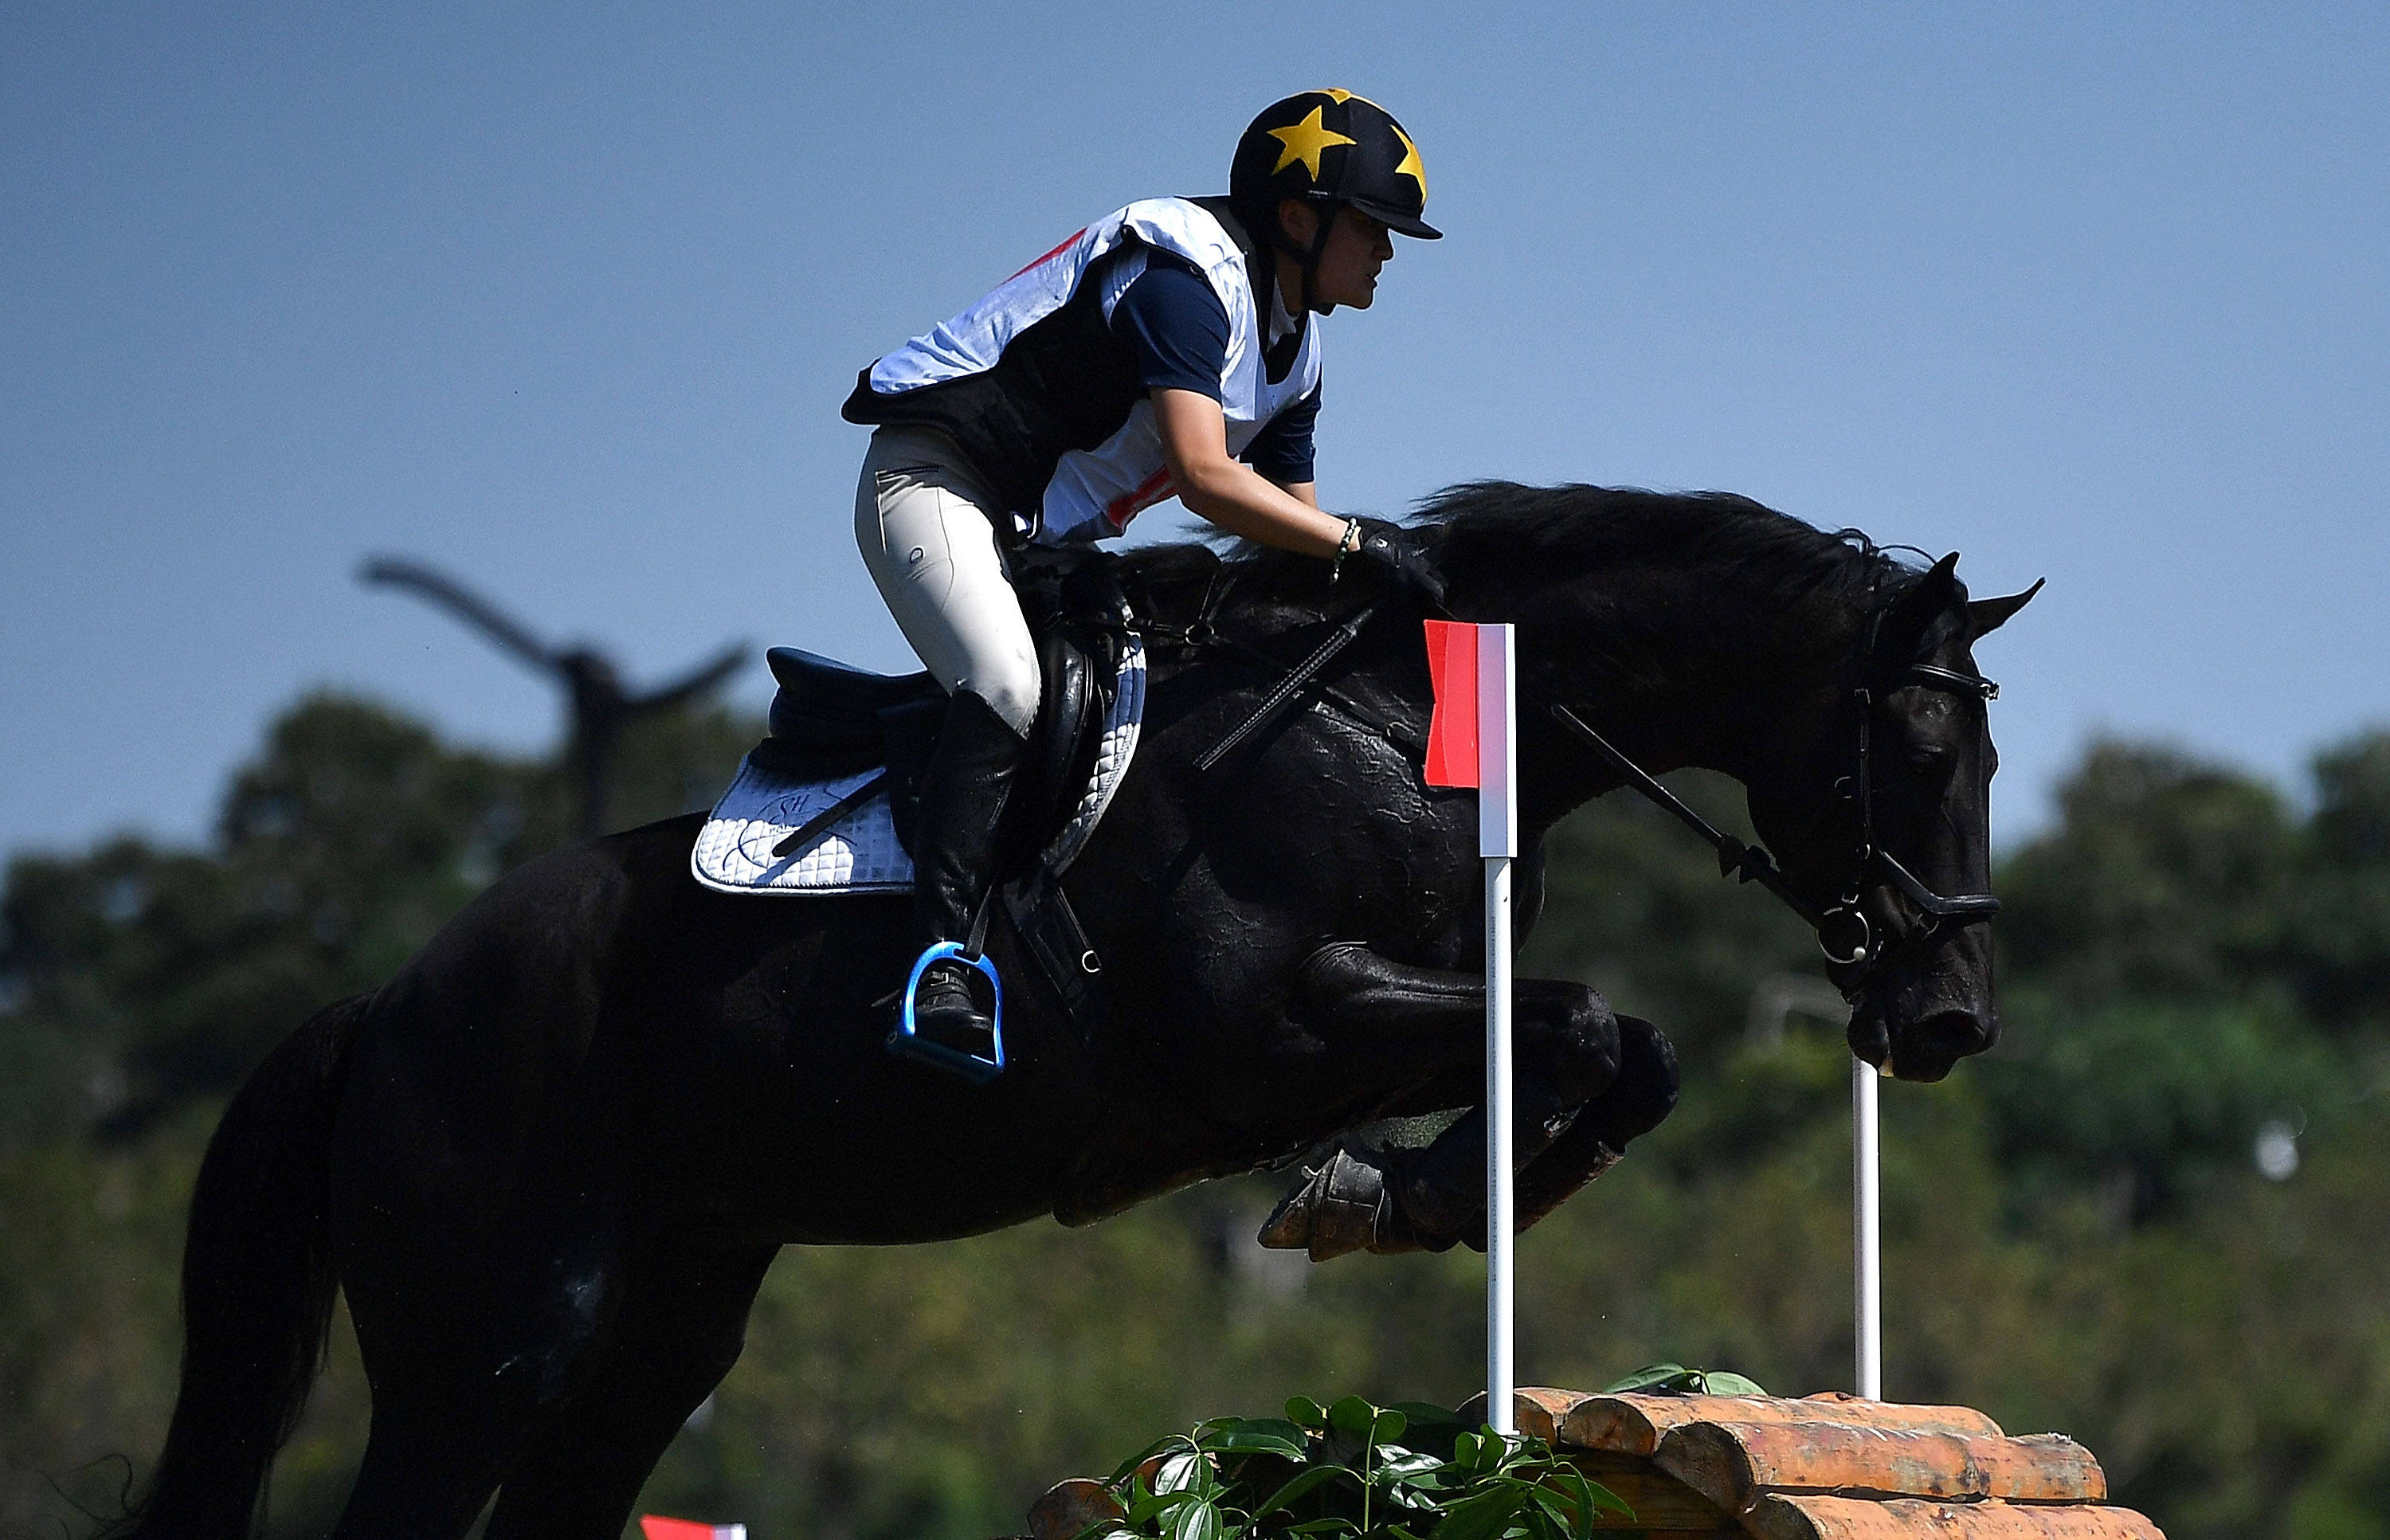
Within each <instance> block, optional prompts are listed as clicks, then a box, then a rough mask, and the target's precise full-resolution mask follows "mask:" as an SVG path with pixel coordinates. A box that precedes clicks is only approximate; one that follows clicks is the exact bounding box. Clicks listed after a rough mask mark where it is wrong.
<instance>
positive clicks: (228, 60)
mask: <svg viewBox="0 0 2390 1540" xmlns="http://www.w3.org/2000/svg"><path fill="white" fill-rule="evenodd" d="M1257 29H1264V30H1257ZM1319 84H1340V85H1344V86H1348V87H1350V88H1353V89H1356V90H1359V91H1363V92H1365V93H1366V94H1368V95H1369V96H1373V97H1375V98H1377V99H1379V100H1381V101H1382V102H1384V103H1386V104H1387V105H1388V106H1389V107H1390V108H1392V109H1394V111H1395V112H1396V113H1397V114H1399V115H1400V116H1401V117H1402V119H1403V120H1404V122H1405V123H1406V124H1407V126H1408V127H1409V128H1410V130H1411V132H1412V134H1413V135H1414V137H1415V138H1416V139H1417V140H1418V142H1419V145H1420V150H1421V152H1422V154H1423V156H1424V158H1425V161H1426V165H1427V168H1428V176H1429V185H1430V190H1431V199H1430V204H1429V209H1430V215H1431V217H1432V218H1433V219H1434V220H1435V221H1436V222H1437V223H1439V224H1440V225H1443V226H1444V227H1445V228H1446V230H1447V231H1449V232H1450V233H1451V234H1450V238H1448V239H1446V240H1445V241H1443V242H1441V243H1438V244H1436V245H1433V246H1424V245H1418V244H1406V245H1405V246H1404V247H1403V249H1402V250H1401V253H1400V255H1399V256H1398V258H1397V260H1396V262H1395V263H1394V266H1393V267H1392V268H1391V269H1390V270H1389V272H1388V274H1387V276H1386V281H1385V283H1384V285H1383V286H1382V288H1381V291H1380V298H1379V302H1378V305H1377V307H1376V308H1375V309H1374V310H1372V311H1371V312H1370V313H1369V314H1366V315H1356V314H1349V313H1347V314H1339V315H1337V316H1335V317H1334V318H1332V319H1331V320H1330V322H1329V323H1328V325H1329V327H1330V331H1329V337H1328V342H1329V359H1330V363H1329V374H1330V381H1329V386H1328V390H1327V401H1328V407H1327V411H1326V414H1325V416H1324V417H1323V422H1322V428H1321V444H1322V453H1323V459H1322V464H1321V469H1320V481H1321V490H1322V494H1323V498H1324V500H1325V501H1326V502H1328V503H1329V504H1330V506H1332V507H1344V508H1350V509H1355V510H1380V511H1391V510H1397V509H1400V508H1402V507H1405V506H1407V504H1409V503H1410V502H1411V501H1413V500H1414V499H1416V498H1418V497H1420V496H1421V495H1423V494H1427V493H1428V492H1430V491H1432V490H1433V489H1434V488H1436V487H1438V486H1440V485H1443V484H1445V483H1446V482H1449V481H1458V480H1463V479H1468V478H1473V477H1481V476H1490V475H1500V476H1510V477H1516V478H1522V479H1528V480H1583V481H1602V482H1610V483H1635V484H1642V485H1652V486H1662V487H1723V488H1729V489H1732V490H1735V491H1739V492H1743V493H1747V494H1751V495H1754V496H1756V497H1758V498H1760V499H1762V500H1763V501H1766V502H1768V503H1770V504H1772V505H1774V506H1776V507H1781V508H1784V509H1786V510H1787V511H1790V512H1792V513H1796V514H1799V515H1801V516H1803V517H1805V518H1808V519H1811V520H1815V521H1817V522H1818V523H1822V524H1826V525H1830V526H1838V525H1842V524H1857V525H1860V526H1862V527H1865V528H1867V529H1869V530H1870V531H1871V532H1872V533H1875V534H1876V535H1877V536H1878V537H1879V538H1881V539H1883V540H1886V541H1906V542H1911V543H1914V544H1916V545H1923V546H1927V547H1929V548H1932V549H1934V550H1936V551H1939V550H1943V549H1948V548H1952V547H1956V548H1959V549H1960V550H1963V551H1964V552H1965V553H1966V560H1965V563H1964V565H1963V566H1962V569H1961V571H1962V572H1963V573H1964V574H1965V575H1967V576H1968V577H1969V578H1970V580H1971V581H1972V584H1974V586H1975V588H1976V590H1977V592H1979V593H1991V592H2000V591H2005V590H2007V589H2010V588H2013V587H2018V586H2022V585H2023V584H2025V583H2027V582H2030V581H2031V580H2032V579H2034V578H2036V577H2039V576H2044V575H2047V576H2048V577H2049V580H2050V587H2049V592H2048V593H2047V594H2045V595H2044V596H2043V597H2042V598H2041V599H2039V600H2038V601H2037V603H2036V604H2035V605H2034V607H2033V608H2032V609H2031V610H2027V611H2026V612H2025V613H2024V616H2023V617H2021V618H2020V619H2019V620H2018V622H2016V623H2015V624H2014V626H2013V627H2012V628H2011V632H2009V633H2005V634H2003V635H2002V636H2001V637H2000V638H1999V639H1998V641H1997V642H1995V643H1992V644H1988V645H1987V646H1986V647H1985V649H1984V652H1985V656H1984V662H1985V666H1986V667H1987V668H1988V670H1989V671H1990V672H1991V673H1993V674H1996V675H1998V677H2000V678H2001V679H2002V681H2003V682H2004V684H2005V685H2006V686H2007V695H2006V697H2005V699H2003V701H2002V703H2001V705H2000V707H1999V710H1998V719H1997V724H1998V735H1999V738H2000V742H2001V748H2002V753H2003V757H2004V761H2005V764H2006V769H2005V770H2004V772H2003V775H2002V777H2001V783H2000V791H1999V795H1998V804H1997V807H1998V819H1999V828H2000V829H2001V831H2002V832H2003V834H2004V835H2006V836H2008V837H2011V838H2012V837H2014V836H2015V835H2016V834H2017V833H2019V832H2021V831H2023V830H2024V829H2027V828H2030V827H2031V826H2032V824H2033V822H2034V821H2035V820H2036V819H2037V818H2038V817H2040V816H2042V815H2043V809H2044V808H2045V806H2046V799H2047V793H2048V789H2049V786H2050V784H2051V782H2052V780H2053V779H2054V777H2055V776H2057V775H2059V774H2060V773H2061V772H2062V770H2063V768H2064V767H2065V766H2066V764H2068V763H2069V762H2070V761H2071V759H2072V757H2073V756H2074V755H2075V753H2076V752H2077V751H2079V748H2080V746H2081V744H2082V742H2083V740H2084V738H2086V736H2087V735H2088V734H2090V733H2092V732H2094V731H2097V730H2101V729H2106V730H2113V731H2118V732H2126V733H2132V734H2140V735H2152V736H2160V737H2165V738H2172V739H2175V740H2178V741H2179V742H2182V743H2185V744H2188V745H2190V746H2191V747H2193V748H2195V749H2198V750H2200V751H2204V752H2208V753H2212V754H2215V755H2217V756H2219V757H2222V758H2225V759H2228V760H2230V761H2233V762H2236V763H2240V764H2245V765H2248V766H2251V767H2254V768H2256V769H2259V770H2262V771H2265V772H2267V773H2269V774H2272V775H2276V776H2282V777H2286V778H2287V777H2291V776H2295V775H2296V774H2297V772H2298V770H2299V767H2300V766H2301V764H2303V763H2304V760H2305V758H2306V755H2307V754H2308V753H2309V752H2310V751H2313V750H2314V749H2315V748H2316V747H2317V746H2319V744H2321V743H2323V742H2325V741H2328V740H2330V739H2332V738H2336V737H2340V736H2343V735H2345V734H2347V733H2349V732H2351V731H2354V730H2356V729H2358V727H2360V726H2362V725H2367V724H2369V723H2382V722H2385V721H2390V671H2385V670H2384V666H2383V664H2382V661H2381V655H2382V652H2383V650H2384V649H2383V646H2382V635H2381V633H2382V632H2383V630H2384V626H2383V623H2382V620H2381V614H2382V611H2383V608H2384V606H2383V601H2382V595H2383V592H2384V587H2385V584H2390V538H2385V536H2384V533H2383V504H2384V492H2383V488H2384V485H2385V483H2390V449H2386V448H2385V445H2390V433H2385V423H2386V422H2390V412H2386V411H2385V408H2390V325H2385V320H2390V298H2385V296H2390V282H2385V279H2390V12H2385V11H2384V10H2383V9H2382V8H2381V7H2379V6H2346V7H2337V6H2295V7H2294V6H2201V5H2183V6H2146V5H2136V6H2123V5H2099V4H2088V5H2087V4H2076V5H2064V6H2032V5H2007V6H1969V5H1948V6H1737V5H1727V4H1717V5H1699V6H1691V5H1664V6H1663V5H1572V6H1483V7H1471V8H1467V9H1465V10H1464V9H1462V8H1460V7H1455V6H1399V5H1392V4H1375V5H1343V4H1333V3H1330V4H1321V5H1316V6H1308V7H1303V8H1296V7H1271V6H1252V5H1250V4H1247V5H1240V6H1207V5H1201V4H1176V5H1171V6H1163V7H1149V6H1138V5H1133V4H1111V5H1103V6H1092V5H1090V6H1060V5H1054V6H968V7H965V6H906V5H893V6H891V5H882V6H869V7H854V6H840V7H819V8H816V7H811V6H750V5H738V4H726V5H718V6H625V5H602V4H599V5H593V4H586V3H581V4H573V5H561V4H559V5H553V6H538V5H523V4H480V5H473V6H461V5H458V6H441V5H426V4H410V5H407V6H366V5H360V6H338V7H334V6H296V5H290V6H282V5H255V6H244V7H218V6H211V7H195V6H168V5H162V4H161V5H148V6H129V5H120V4H105V3H101V4H39V3H33V0H24V3H19V4H17V5H12V6H7V7H6V8H5V9H0V658H5V660H6V661H5V663H0V720H5V721H6V723H7V724H8V725H9V729H10V731H9V734H8V739H9V741H8V747H7V750H6V752H5V753H0V849H7V848H16V847H20V846H25V845H39V846H48V847H71V846H74V845H77V844H80V843H82V842H84V841H88V840H90V839H93V838H95V837H97V836H99V835H101V834H103V833H106V832H108V831H110V830H114V829H119V828H138V829H144V830H148V831H150V832H152V833H156V834H160V835H163V836H167V837H171V838H178V839H187V838H196V837H199V835H201V834H202V833H204V831H205V830H206V829H207V828H209V826H210V823H211V820H212V815H213V807H214V801H215V798H216V796H217V794H218V791H219V789H220V788H221V785H222V781H223V777H224V774H225V771H226V769H228V768H229V767H230V766H231V765H232V764H234V763H235V762H236V761H237V760H238V758H239V757H240V756H241V755H242V754H243V753H244V752H246V751H248V750H249V749H250V748H251V745H253V743H254V742H255V740H256V735H257V732H258V729H259V727H260V726H261V725H262V724H263V721H264V720H265V719H266V718H267V717H268V716H269V714H270V713H272V712H274V711H275V710H276V709H277V708H278V707H280V706H282V705H283V704H285V703H287V702H288V701H289V700H290V699H292V698H293V697H294V696H295V695H297V694H298V692H300V691H302V690H303V689H306V688H309V687H315V686H321V685H338V686H341V687H350V688H354V689H360V690H364V691H366V692H369V693H372V694H374V695H377V696H380V697H382V698H385V699H389V700H392V701H393V702H395V703H397V704H399V705H401V706H403V707H405V708H407V709H409V710H413V711H416V712H422V713H424V714H426V715H428V716H429V717H430V718H431V719H432V720H434V721H435V722H437V723H438V724H439V725H441V726H442V727H443V728H444V729H446V730H448V731H450V732H453V733H455V734H457V735H459V736H462V737H465V738H472V739H476V740H480V741H483V742H488V743H493V744H497V745H503V746H507V747H511V748H517V749H528V748H533V747H535V746H538V745H542V744H545V743H547V742H549V741H551V739H552V738H553V736H554V734H555V732H556V730H557V727H558V713H559V707H558V704H557V702H556V700H555V699H553V697H552V696H551V695H550V693H549V692H548V690H547V688H546V687H545V686H544V685H543V684H542V683H540V682H539V681H537V680H536V679H534V678H533V677H532V676H530V675H528V674H524V673H522V672H520V670H518V669H517V668H515V667H514V666H513V665H511V664H510V663H508V662H507V661H505V660H503V659H501V658H499V657H497V656H495V654H492V653H490V652H488V651H487V650H486V649H485V648H482V646H481V645H480V644H479V643H477V642H475V641H474V640H472V639H471V638H469V637H468V636H467V635H464V634H463V633H461V632H459V631H458V630H457V629H456V627H455V626H453V625H452V624H451V623H449V622H446V621H444V620H443V619H441V618H439V617H437V616H435V615H433V614H431V613H430V612H429V611H427V610H423V609H422V608H420V607H419V606H418V605H416V604H414V603H411V602H409V601H407V600H405V599H403V598H400V597H393V596H391V595H388V594H385V593H378V592H371V591H366V590H364V589H361V588H359V587H358V586H357V585H356V584H355V583H354V581H353V571H354V569H355V567H356V565H357V563H358V561H359V559H360V558H363V557H364V556H366V554H368V553H372V552H393V553H399V554H405V555H409V556H414V557H417V558H423V559H427V560H430V561H433V562H435V563H437V564H440V565H442V566H443V567H446V568H449V569H451V570H454V571H456V572H458V573H460V574H462V575H464V576H466V577H467V578H469V580H470V581H471V582H472V583H474V584H477V585H478V586H480V587H481V588H482V589H483V590H485V591H486V592H488V593H489V594H491V595H492V596H494V597H497V598H498V599H500V600H501V601H502V602H504V603H505V604H506V605H508V607H509V608H511V609H513V610H516V611H517V612H518V613H520V614H521V615H522V616H523V617H525V618H526V619H527V620H528V621H530V622H532V623H533V624H534V625H535V626H536V627H538V628H540V629H542V630H543V631H545V632H546V633H548V634H551V635H556V636H559V637H586V638H592V639H596V640H598V641H599V642H602V643H603V644H605V645H607V646H608V647H610V648H613V649H614V650H615V651H616V652H617V653H618V655H619V656H620V657H621V658H622V659H623V661H624V662H625V663H626V664H627V665H628V668H629V670H630V672H631V673H632V674H633V675H634V677H635V678H640V679H655V678H658V677H661V676H662V675H664V674H668V673H671V672H673V671H675V670H677V669H678V668H680V667H682V666H684V665H685V664H687V663H689V662H693V661H696V660H698V659H699V658H700V657H701V656H704V655H705V654H707V653H708V652H709V651H710V650H711V649H712V648H713V647H715V646H717V645H718V644H720V643H721V642H723V641H725V640H727V639H731V638H736V637H745V638H748V639H750V640H752V641H753V642H755V643H757V644H763V643H767V642H789V643H794V644H798V645H802V646H804V647H807V648H812V649H814V650H816V651H823V652H831V653H837V654H841V655H843V656H846V657H849V658H851V659H854V660H855V661H860V662H863V663H866V664H868V665H873V666H879V667H885V668H899V667H910V666H911V664H910V662H909V659H908V655H907V654H906V651H905V648H904V644H903V642H902V640H901V638H899V637H898V636H897V635H896V633H895V631H894V628H893V625H891V624H890V623H889V622H888V621H887V620H886V618H885V617H884V615H883V614H882V613H881V612H880V609H879V606H878V603H877V601H876V599H875V597H873V595H872V593H871V590H870V586H869V584H868V581H867V579H866V577H865V576H864V573H863V571H862V568H861V566H860V563H859V562H858V561H857V559H856V558H855V555H854V549H853V546H852V543H851V538H850V535H849V533H848V530H847V523H848V520H849V518H850V516H851V507H852V497H853V485H854V468H855V465H856V463H857V461H858V460H859V458H860V456H861V453H862V448H863V434H862V430H858V429H854V428H851V427H848V426H847V425H845V424H842V423H841V422H840V421H839V420H838V415H837V407H838V403H839V402H840V400H841V399H842V397H843V395H844V394H845V392H846V391H847V389H848V388H849V387H850V385H851V384H852V382H853V379H854V371H855V369H856V368H858V367H859V366H862V365H864V364H865V363H867V362H868V361H869V360H870V359H871V358H872V357H873V356H874V355H875V354H877V353H880V352H882V351H884V350H885V349H886V348H888V347H890V346H893V344H894V343H896V342H897V341H899V340H902V339H903V338H904V337H906V335H908V334H910V333H912V332H914V331H918V330H920V329H922V328H923V327H926V326H928V325H929V324H931V323H932V322H933V321H935V320H937V319H939V318H941V317H942V316H944V315H945V314H948V313H950V312H951V311H953V310H955V309H957V308H958V307H959V306H960V305H961V304H963V303H965V302H968V301H970V300H971V299H972V298H974V297H976V296H977V295H978V294H979V293H980V292H981V291H983V289H986V288H987V287H989V286H990V285H991V284H992V283H994V282H995V281H996V280H998V279H1000V278H1001V277H1002V276H1004V275H1005V274H1007V273H1009V272H1010V271H1011V270H1012V269H1013V268H1015V267H1017V266H1018V265H1020V263H1022V262H1023V261H1026V260H1027V259H1029V258H1030V257H1033V256H1034V255H1036V254H1037V253H1038V252H1041V251H1043V250H1047V248H1048V247H1050V246H1051V245H1053V243H1054V242H1055V241H1056V240H1057V239H1059V238H1060V237H1062V236H1063V235H1065V234H1067V233H1068V232H1070V231H1071V230H1073V229H1074V228H1076V227H1077V226H1078V225H1081V224H1083V223H1085V221H1086V219H1087V218H1088V217H1090V216H1091V215H1094V214H1097V213H1099V212H1103V211H1105V210H1107V209H1110V208H1112V207H1115V206H1117V205H1119V204H1121V203H1123V202H1125V201H1128V200H1130V199H1134V198H1138V197H1144V196H1150V195H1153V194H1156V193H1163V192H1192V191H1208V190H1214V189H1216V188H1217V187H1218V186H1220V184H1221V183H1222V181H1223V179H1224V177H1225V173H1226V165H1227V153H1228V149H1229V147H1230V145H1231V143H1232V142H1233V140H1234V138H1235V135H1236V134H1237V132H1238V130H1239V129H1240V127H1241V126H1242V124H1243V122H1244V121H1245V120H1246V119H1247V118H1248V117H1249V116H1250V115H1251V114H1252V112H1253V110H1254V109H1256V108H1257V107H1258V106H1260V105H1261V104H1262V103H1263V102H1265V101H1266V100H1268V99H1270V98H1272V97H1274V96H1279V95H1282V94H1285V93H1286V92H1289V91H1291V90H1295V89H1300V88H1303V87H1306V86H1311V85H1319ZM1175 514H1176V509H1175V507H1169V508H1165V509H1160V510H1156V511H1155V512H1154V513H1151V514H1149V515H1148V516H1147V520H1148V525H1146V526H1141V529H1143V528H1147V527H1150V528H1152V529H1153V531H1154V532H1155V533H1168V530H1169V526H1170V525H1171V524H1172V523H1173V522H1174V521H1175V520H1174V518H1173V517H1172V516H1174V515H1175ZM764 688H765V687H764V681H763V674H762V670H761V669H760V667H758V668H756V669H754V670H753V671H752V672H751V673H750V674H748V675H746V676H745V678H744V681H743V684H742V686H741V689H742V693H743V696H744V698H745V699H750V700H753V701H757V702H760V700H761V699H762V697H763V692H764Z"/></svg>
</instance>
